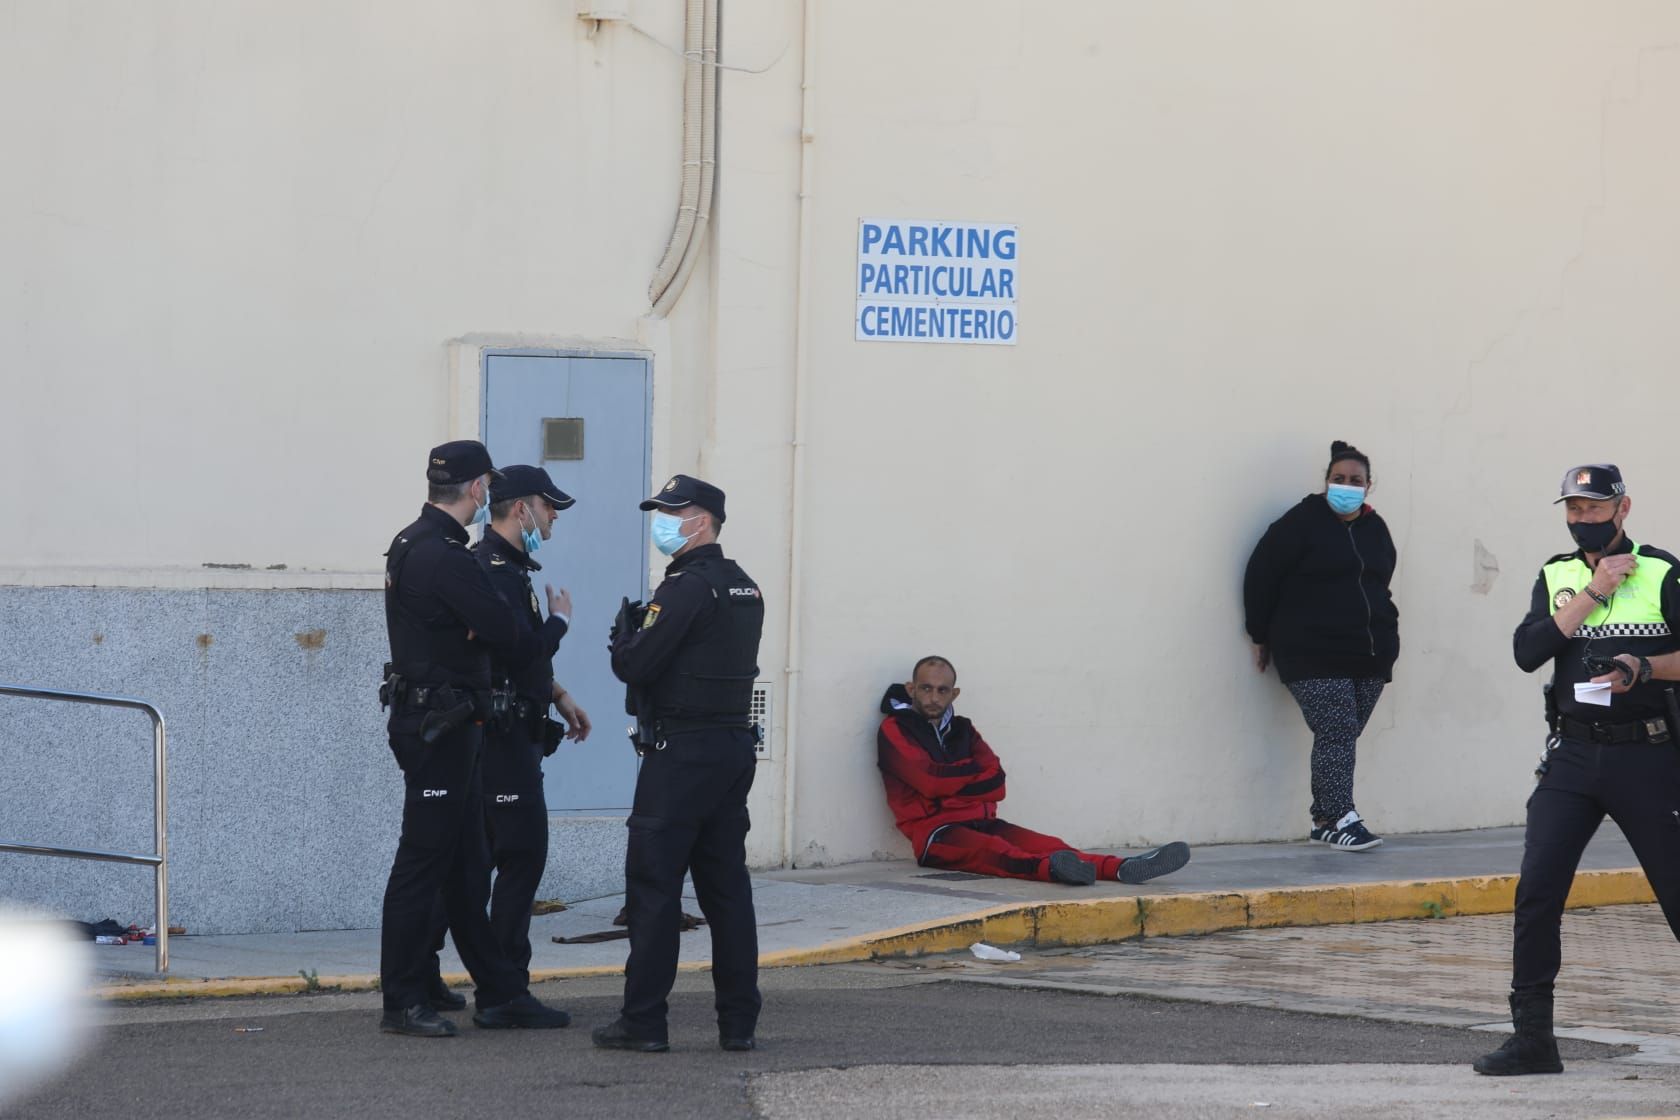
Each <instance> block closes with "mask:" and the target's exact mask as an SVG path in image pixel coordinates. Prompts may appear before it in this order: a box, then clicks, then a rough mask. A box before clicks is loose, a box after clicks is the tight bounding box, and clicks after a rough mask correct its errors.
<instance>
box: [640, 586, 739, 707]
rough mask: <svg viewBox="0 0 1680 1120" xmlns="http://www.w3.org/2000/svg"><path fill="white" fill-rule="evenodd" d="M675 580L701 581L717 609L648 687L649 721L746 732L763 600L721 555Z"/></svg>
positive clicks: (690, 636)
mask: <svg viewBox="0 0 1680 1120" xmlns="http://www.w3.org/2000/svg"><path fill="white" fill-rule="evenodd" d="M678 578H680V579H699V580H704V581H705V582H706V585H707V586H708V587H710V588H711V591H712V595H713V596H714V598H715V600H716V603H715V607H716V609H714V610H713V611H712V612H711V616H710V617H709V618H705V619H702V620H699V621H696V622H695V624H694V626H693V628H692V629H691V630H690V631H689V632H688V634H687V635H686V636H685V638H684V640H683V644H682V646H681V647H680V648H679V649H678V650H677V655H676V656H675V657H673V658H672V659H671V663H670V664H669V665H668V666H666V668H665V671H664V672H663V673H661V674H660V675H659V678H658V679H657V680H655V681H654V682H653V684H652V685H651V686H650V688H649V691H650V692H651V693H652V699H653V712H654V716H655V718H657V719H659V720H661V721H675V722H679V723H681V722H685V721H693V722H696V723H711V724H720V725H721V724H728V725H735V726H740V727H745V726H746V725H747V716H748V713H749V712H750V710H751V708H752V690H753V682H754V681H755V680H757V679H758V640H759V637H760V636H761V635H762V634H763V632H764V596H763V595H762V594H760V593H759V590H758V584H756V583H754V582H753V581H752V577H751V576H749V575H747V573H746V572H744V571H742V570H741V566H740V565H739V564H737V563H735V561H733V560H730V559H728V558H726V557H722V556H720V557H718V558H717V559H715V560H713V559H707V560H701V561H697V562H695V563H692V564H689V565H687V566H686V567H684V568H683V570H682V574H681V576H679V577H678Z"/></svg>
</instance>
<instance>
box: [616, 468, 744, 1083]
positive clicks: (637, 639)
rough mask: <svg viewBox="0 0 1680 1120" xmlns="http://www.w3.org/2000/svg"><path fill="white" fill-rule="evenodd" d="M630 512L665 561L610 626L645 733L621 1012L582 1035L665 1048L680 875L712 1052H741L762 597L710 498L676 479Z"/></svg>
mask: <svg viewBox="0 0 1680 1120" xmlns="http://www.w3.org/2000/svg"><path fill="white" fill-rule="evenodd" d="M641 508H642V509H644V510H653V511H655V512H654V514H653V519H652V525H651V531H652V537H653V543H654V545H655V547H657V548H658V549H659V551H661V552H663V553H664V554H665V555H667V556H669V557H671V564H670V566H669V567H667V568H666V569H665V580H664V582H662V583H661V584H660V585H659V588H658V590H657V591H655V592H654V595H653V600H652V601H651V602H650V603H649V604H648V606H647V610H646V612H645V614H644V615H643V616H642V618H641V621H640V623H639V624H637V625H630V624H629V620H626V619H623V618H621V621H620V624H619V626H618V627H617V628H615V631H614V636H613V641H612V666H613V672H614V673H616V674H617V675H618V678H619V679H620V680H622V681H624V682H625V683H626V684H628V685H630V686H632V687H639V688H645V689H646V690H647V693H648V696H647V703H646V705H644V710H645V711H646V713H647V716H646V718H647V719H649V720H651V721H652V722H653V724H654V726H653V727H652V728H651V735H650V736H649V738H648V741H649V742H650V743H651V745H650V746H649V748H648V749H647V750H646V751H645V752H644V753H643V756H642V764H641V769H640V771H639V773H638V774H637V777H636V795H635V802H634V805H633V807H632V809H631V815H630V819H629V821H628V822H627V823H628V824H629V827H630V837H629V851H628V854H627V855H626V857H625V863H624V876H625V895H626V900H625V910H626V912H627V915H628V918H629V928H630V959H629V961H628V962H627V963H626V964H625V968H624V1006H623V1009H622V1011H621V1012H620V1014H619V1018H618V1019H617V1020H616V1021H615V1022H613V1023H612V1024H611V1025H610V1026H606V1027H599V1028H597V1029H596V1030H595V1031H594V1033H593V1036H592V1037H593V1038H594V1041H595V1045H597V1046H600V1047H603V1048H605V1049H613V1050H638V1051H657V1050H665V1049H668V1048H669V1043H668V1038H667V1034H666V1023H665V1015H666V997H667V996H668V995H669V994H670V991H671V984H672V982H673V981H674V980H675V979H676V973H677V939H678V933H679V923H680V921H681V919H682V908H681V903H682V885H683V875H684V873H685V872H686V873H689V874H692V875H693V877H694V892H695V894H696V895H697V896H698V898H699V902H700V909H701V912H702V913H704V914H705V916H706V922H707V925H708V926H710V928H711V935H712V985H713V987H714V988H715V989H716V994H717V1000H716V1006H717V1016H718V1044H719V1045H720V1046H721V1047H723V1049H725V1050H751V1049H753V1047H754V1046H755V1045H756V1044H755V1041H754V1031H755V1029H756V1027H757V1023H758V1012H759V1007H760V1003H761V1001H760V998H759V993H758V930H757V925H756V919H755V917H754V914H753V899H752V882H751V880H750V879H749V877H748V875H747V863H746V836H747V829H748V827H749V823H748V820H747V791H748V790H750V789H751V788H752V782H753V764H754V757H755V756H754V744H755V741H756V736H755V734H754V730H753V728H752V726H751V722H750V718H749V713H750V710H751V704H752V689H753V681H754V679H755V678H756V677H757V676H758V641H759V636H760V634H761V632H762V631H763V629H764V599H763V596H762V595H760V593H759V589H758V585H757V584H755V583H754V582H753V581H752V577H750V576H748V575H747V573H746V572H744V571H742V570H741V567H740V565H738V564H736V563H735V562H734V561H733V560H730V559H728V558H727V557H725V556H724V554H723V549H722V548H720V547H719V546H718V544H717V536H718V532H719V530H720V529H721V528H722V527H723V520H724V496H723V491H722V490H719V489H718V488H717V487H715V486H713V485H711V484H710V483H706V482H702V481H700V480H699V479H697V478H690V477H689V476H687V475H682V474H679V475H677V476H675V477H674V478H672V479H671V480H670V481H669V482H667V483H666V484H665V486H664V488H663V489H661V490H660V492H659V493H657V494H655V495H654V496H653V497H651V498H649V499H647V500H646V501H645V502H643V503H642V504H641Z"/></svg>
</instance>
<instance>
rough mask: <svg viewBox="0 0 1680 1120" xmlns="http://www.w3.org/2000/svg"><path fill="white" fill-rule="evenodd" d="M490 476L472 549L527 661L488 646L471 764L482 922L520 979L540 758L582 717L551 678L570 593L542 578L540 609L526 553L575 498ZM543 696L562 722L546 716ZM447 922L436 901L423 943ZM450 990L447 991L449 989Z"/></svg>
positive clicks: (539, 821)
mask: <svg viewBox="0 0 1680 1120" xmlns="http://www.w3.org/2000/svg"><path fill="white" fill-rule="evenodd" d="M500 473H501V477H499V478H497V479H495V480H494V481H493V482H491V484H490V523H489V524H488V525H487V526H485V529H484V536H483V537H482V538H481V539H480V540H479V542H478V544H476V545H474V546H473V548H472V552H473V555H474V557H475V558H477V560H478V564H479V567H481V568H483V569H484V574H485V575H487V576H489V577H490V583H491V586H493V587H495V589H496V591H497V592H498V593H499V594H500V595H501V597H502V598H503V599H505V600H506V601H507V602H508V604H509V605H510V606H512V607H513V609H514V615H515V617H516V618H517V620H518V623H519V628H520V630H521V631H522V632H523V633H525V634H530V635H535V636H536V638H537V646H536V651H535V653H534V654H533V655H532V657H531V659H530V660H529V661H525V662H516V661H514V660H513V659H512V658H510V657H509V656H507V655H506V654H503V653H500V652H497V651H492V652H491V655H490V679H491V682H492V683H493V684H494V686H495V692H494V693H493V703H492V709H493V710H492V713H491V716H490V718H489V719H488V720H486V721H485V724H484V753H483V762H482V766H481V772H482V774H483V788H484V822H485V826H486V837H485V839H486V842H487V843H488V844H489V846H490V868H491V870H493V871H494V872H495V885H494V887H493V888H492V890H491V893H490V927H491V928H492V929H493V930H495V933H496V941H497V943H498V944H500V945H501V947H502V951H503V952H505V953H506V954H507V955H508V956H509V957H510V958H511V959H512V960H513V963H514V964H515V965H516V966H517V967H518V968H519V970H520V971H521V972H522V973H524V974H525V976H526V977H527V979H528V978H529V975H530V973H529V971H528V970H529V968H530V964H531V904H532V903H533V902H534V901H536V897H537V888H538V887H539V886H540V885H541V883H542V876H543V869H544V868H545V867H546V866H547V864H548V804H547V802H546V801H545V800H544V797H543V773H542V760H543V759H544V758H547V757H548V756H549V755H551V754H553V753H554V751H555V750H556V749H557V748H558V747H559V745H560V742H561V740H562V739H570V740H573V741H575V742H582V741H583V740H584V739H585V738H587V737H588V735H589V731H590V723H589V716H588V714H587V713H585V712H584V710H583V709H582V708H580V707H578V705H577V702H576V701H575V700H574V699H573V698H572V696H571V694H570V693H568V692H567V691H566V690H565V689H564V688H561V687H560V685H558V684H557V683H555V680H554V660H553V658H554V654H555V652H556V651H557V650H558V649H559V646H560V640H561V638H563V637H564V636H565V634H566V630H567V628H568V626H569V625H570V624H571V618H572V597H571V595H570V594H569V593H568V592H567V591H566V590H565V589H564V588H562V589H561V590H559V591H555V590H554V588H553V587H552V586H547V585H545V586H544V588H543V593H544V596H545V597H546V599H547V601H548V618H547V620H546V621H545V620H544V618H543V612H542V604H541V601H540V600H538V598H537V592H536V588H535V587H533V586H532V584H531V573H533V572H540V571H542V565H541V564H540V563H538V562H537V560H536V558H535V553H536V551H537V550H538V549H539V548H541V547H542V543H543V541H545V540H547V539H549V537H550V536H552V535H553V532H554V522H555V519H556V517H557V515H558V513H559V511H561V510H564V509H570V508H571V507H572V505H573V504H575V499H573V498H572V497H571V495H569V494H567V493H566V492H565V491H564V490H561V489H560V488H559V487H558V486H556V485H555V484H554V480H553V479H552V478H550V477H549V476H548V472H547V471H545V470H543V469H542V468H541V467H528V466H514V467H504V468H503V469H502V470H501V472H500ZM550 704H553V705H554V707H555V708H556V709H558V711H559V712H560V715H561V716H562V718H563V719H564V720H565V721H566V722H565V723H564V724H562V723H558V722H556V721H554V720H552V719H550V718H549V717H548V708H549V705H550ZM446 928H447V921H446V919H445V916H444V914H443V909H442V907H441V906H439V907H438V910H437V912H436V915H435V917H434V929H435V930H436V933H435V936H434V940H433V944H434V945H435V947H436V948H438V949H441V948H442V947H443V937H444V931H445V929H446ZM433 987H434V990H435V991H438V992H439V993H440V994H439V996H438V997H435V998H434V999H433V1005H434V1008H435V1009H437V1010H443V1009H444V1008H445V1007H464V1006H466V1001H465V1000H463V999H461V998H460V997H459V996H454V994H453V993H448V994H447V995H445V994H443V993H444V992H445V991H446V989H444V988H443V980H442V978H441V977H439V978H438V979H437V980H436V981H434V984H433ZM451 996H453V999H451V998H450V997H451Z"/></svg>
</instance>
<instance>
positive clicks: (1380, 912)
mask: <svg viewBox="0 0 1680 1120" xmlns="http://www.w3.org/2000/svg"><path fill="white" fill-rule="evenodd" d="M1516 884H1517V877H1516V876H1515V875H1477V876H1467V877H1464V878H1457V879H1421V880H1415V881H1410V882H1388V883H1352V884H1335V885H1331V886H1317V887H1278V888H1268V889H1264V890H1249V891H1200V892H1193V893H1188V894H1147V895H1122V896H1114V897H1108V898H1093V899H1077V900H1070V901H1065V902H1062V901H1057V902H1031V903H1023V904H1012V905H1004V906H993V907H989V908H987V909H985V910H977V911H974V912H973V913H969V914H960V915H957V916H955V917H951V918H942V919H937V920H935V921H931V922H920V923H917V924H915V925H909V926H900V927H897V928H895V929H888V930H880V931H877V932H874V933H868V934H864V935H862V936H859V937H849V938H845V939H843V940H840V941H831V942H828V943H827V944H824V945H818V946H816V947H814V948H809V949H781V950H777V951H775V952H770V953H765V954H763V955H761V956H760V957H759V959H758V963H759V967H761V968H792V967H798V966H804V965H817V964H842V963H846V962H849V961H867V960H884V959H888V958H904V957H920V956H926V955H927V954H930V953H948V952H952V951H954V950H958V949H966V948H968V946H970V945H972V944H973V943H974V942H976V941H985V942H987V943H988V944H992V945H1030V946H1033V947H1035V948H1053V947H1057V946H1065V945H1098V944H1105V943H1108V942H1113V941H1128V940H1130V939H1132V938H1134V937H1182V936H1187V935H1192V934H1201V933H1214V932H1217V931H1219V930H1228V929H1268V928H1276V927H1280V926H1317V925H1341V924H1344V923H1349V922H1386V921H1397V920H1404V919H1421V918H1446V917H1453V916H1456V915H1459V914H1508V913H1510V912H1511V910H1512V908H1513V906H1514V904H1515V898H1516ZM1653 901H1655V895H1654V894H1653V893H1652V891H1651V884H1650V883H1649V882H1648V881H1647V880H1646V878H1645V873H1644V872H1643V871H1641V870H1640V869H1639V868H1637V867H1635V868H1626V869H1622V870H1615V871H1581V872H1578V873H1577V874H1576V876H1575V884H1574V887H1573V889H1572V890H1571V891H1570V892H1569V901H1568V903H1567V905H1568V906H1569V907H1570V908H1571V909H1578V908H1581V907H1587V906H1624V905H1630V904H1638V903H1648V902H1653ZM710 967H711V966H710V965H709V964H708V963H705V962H701V961H685V962H683V963H682V964H680V965H678V968H679V969H681V970H682V971H684V972H699V971H705V970H707V969H709V968H710ZM623 971H624V970H623V967H622V966H619V965H588V966H581V967H578V968H544V969H533V970H532V972H531V980H532V981H533V982H543V981H549V980H576V979H583V978H586V977H598V976H618V975H621V974H622V973H623ZM444 979H445V981H447V982H448V983H450V984H463V983H468V982H469V978H468V976H467V975H466V974H465V973H450V974H449V975H447V976H445V977H444ZM318 984H319V987H320V988H323V989H332V990H336V991H342V992H362V991H372V990H373V989H375V988H377V987H378V984H379V978H378V977H377V976H375V975H371V974H369V975H357V976H322V977H320V978H319V981H318ZM308 989H309V985H308V984H307V983H306V982H305V981H304V979H303V978H302V977H301V976H298V977H284V976H280V977H247V978H235V979H228V980H160V981H152V982H149V983H141V984H132V985H121V984H113V985H108V986H105V987H101V988H96V989H94V993H93V994H94V995H95V996H96V997H98V998H100V999H108V1000H124V1001H126V1000H141V999H195V998H207V997H218V996H221V997H226V996H268V995H293V994H298V993H301V992H304V991H306V990H308Z"/></svg>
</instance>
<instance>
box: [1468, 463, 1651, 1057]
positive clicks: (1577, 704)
mask: <svg viewBox="0 0 1680 1120" xmlns="http://www.w3.org/2000/svg"><path fill="white" fill-rule="evenodd" d="M1562 491H1563V496H1562V497H1560V498H1559V499H1558V501H1560V502H1564V503H1566V511H1567V512H1566V516H1567V519H1568V526H1569V532H1570V535H1571V536H1573V537H1574V538H1575V543H1576V544H1577V545H1579V546H1580V547H1579V548H1578V549H1577V550H1576V551H1574V552H1566V553H1562V554H1560V555H1558V556H1554V557H1552V558H1551V559H1550V560H1548V561H1547V562H1546V565H1545V567H1543V568H1542V569H1541V570H1540V576H1539V578H1538V579H1537V580H1535V583H1534V592H1533V597H1532V601H1531V603H1530V604H1529V611H1528V616H1527V617H1526V618H1524V619H1523V621H1522V624H1521V625H1520V626H1518V627H1517V632H1516V635H1515V651H1516V658H1517V664H1518V666H1520V667H1521V668H1522V669H1523V670H1524V671H1526V672H1533V671H1534V670H1536V669H1538V668H1540V667H1541V666H1542V665H1544V664H1546V663H1547V662H1548V661H1549V662H1551V664H1552V683H1551V686H1550V690H1549V692H1548V699H1547V719H1548V722H1549V723H1550V724H1551V729H1552V734H1551V736H1550V738H1548V739H1547V741H1546V755H1545V757H1544V759H1543V760H1542V761H1541V764H1540V769H1539V774H1540V782H1539V785H1538V786H1536V787H1535V790H1534V794H1533V796H1531V797H1530V798H1529V801H1528V830H1527V832H1526V834H1525V835H1524V838H1523V862H1522V876H1521V878H1520V879H1519V880H1518V882H1517V901H1516V914H1515V936H1514V945H1513V952H1512V966H1513V967H1512V977H1511V1019H1512V1023H1513V1026H1514V1029H1515V1033H1514V1034H1513V1035H1512V1036H1511V1037H1510V1038H1508V1039H1507V1040H1506V1041H1505V1043H1504V1044H1503V1045H1502V1046H1500V1047H1499V1049H1497V1050H1495V1051H1493V1052H1492V1053H1489V1054H1484V1055H1483V1056H1482V1057H1480V1058H1478V1059H1476V1062H1475V1063H1474V1065H1475V1070H1476V1072H1477V1073H1485V1074H1490V1075H1508V1074H1526V1073H1561V1072H1562V1070H1563V1063H1562V1062H1561V1061H1559V1060H1558V1050H1557V1040H1556V1038H1555V1037H1554V1035H1553V1033H1552V984H1553V981H1554V980H1555V979H1556V977H1557V974H1558V968H1559V966H1560V964H1561V962H1562V942H1561V937H1560V926H1561V923H1562V918H1563V907H1564V900H1565V899H1566V898H1568V896H1569V887H1570V884H1571V883H1572V882H1573V881H1574V878H1575V868H1576V865H1577V864H1578V863H1579V862H1580V859H1581V853H1582V852H1583V851H1584V850H1585V849H1586V846H1587V842H1588V841H1589V840H1591V839H1592V835H1593V833H1594V832H1595V831H1596V830H1597V829H1598V826H1599V824H1600V822H1602V821H1603V819H1604V816H1605V814H1606V813H1608V814H1609V815H1610V817H1611V819H1612V820H1614V821H1615V822H1616V824H1617V825H1619V826H1620V827H1621V830H1622V833H1623V835H1625V836H1626V837H1627V840H1628V843H1629V844H1630V845H1631V846H1632V847H1633V851H1634V854H1635V855H1636V856H1638V857H1639V863H1640V866H1642V867H1643V868H1644V869H1645V874H1646V876H1647V877H1648V878H1649V879H1650V881H1651V887H1652V889H1653V890H1654V891H1655V892H1656V895H1657V901H1658V902H1660V903H1661V904H1662V908H1663V914H1664V915H1665V916H1666V917H1667V918H1668V924H1669V926H1670V928H1672V929H1673V930H1674V931H1675V934H1676V936H1680V738H1677V736H1680V710H1677V707H1676V704H1675V697H1674V693H1673V691H1672V690H1671V688H1670V687H1667V686H1665V685H1663V684H1661V683H1658V679H1659V678H1667V679H1669V680H1672V679H1674V678H1675V677H1680V657H1677V656H1674V655H1673V653H1672V651H1674V650H1675V649H1676V646H1677V645H1680V642H1677V639H1676V635H1680V560H1677V559H1676V558H1675V557H1674V556H1673V555H1671V554H1669V553H1667V552H1664V551H1662V550H1661V549H1656V548H1652V547H1650V546H1649V545H1643V544H1636V543H1635V542H1634V541H1633V540H1632V539H1631V538H1629V537H1628V535H1627V533H1626V532H1625V522H1626V519H1627V516H1628V513H1629V511H1630V510H1631V509H1632V505H1633V503H1632V500H1631V499H1630V498H1629V497H1628V496H1627V488H1626V486H1625V485H1624V484H1623V482H1622V475H1621V472H1620V471H1619V470H1617V469H1616V468H1615V467H1614V466H1611V465H1609V464H1606V463H1599V464H1591V465H1588V466H1582V467H1575V468H1573V469H1571V470H1570V471H1569V473H1568V474H1566V475H1564V477H1563V487H1562ZM1665 654H1666V655H1668V656H1663V655H1665ZM1654 662H1655V663H1657V664H1659V665H1660V668H1661V671H1660V672H1654V671H1653V668H1654ZM1595 683H1597V684H1600V685H1609V686H1611V692H1612V695H1610V696H1609V697H1604V696H1603V693H1602V689H1601V690H1599V692H1600V697H1601V699H1609V701H1610V703H1609V704H1608V706H1605V705H1604V704H1602V703H1599V704H1595V703H1592V702H1590V699H1589V697H1590V695H1591V693H1592V691H1593V690H1591V689H1590V688H1588V689H1585V690H1584V692H1585V694H1583V695H1578V694H1577V690H1578V689H1580V688H1581V686H1590V685H1593V684H1595Z"/></svg>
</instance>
